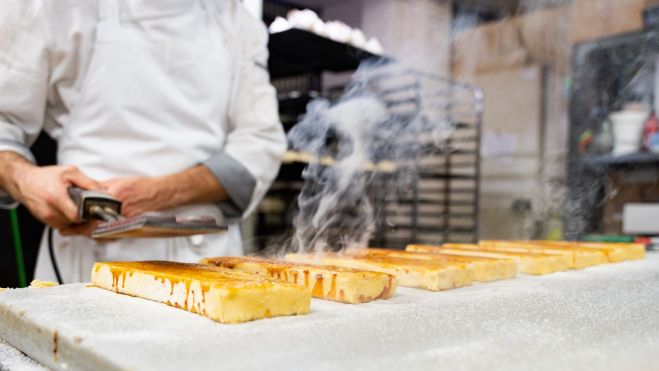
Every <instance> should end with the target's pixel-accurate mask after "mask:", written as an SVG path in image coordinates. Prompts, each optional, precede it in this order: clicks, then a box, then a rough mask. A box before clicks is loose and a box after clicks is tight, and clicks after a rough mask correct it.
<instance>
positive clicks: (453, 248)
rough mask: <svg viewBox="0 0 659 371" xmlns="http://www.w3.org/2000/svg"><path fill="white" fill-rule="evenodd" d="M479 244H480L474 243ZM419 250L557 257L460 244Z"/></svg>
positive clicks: (447, 252) (532, 252)
mask: <svg viewBox="0 0 659 371" xmlns="http://www.w3.org/2000/svg"><path fill="white" fill-rule="evenodd" d="M474 246H478V245H474ZM417 248H418V249H419V251H428V252H429V251H432V252H433V253H434V252H438V253H442V254H449V255H450V254H451V253H459V254H463V253H464V255H468V254H470V253H475V254H478V253H486V254H497V255H501V256H518V257H540V258H550V257H555V256H556V255H551V254H543V253H541V252H535V251H528V252H515V251H501V250H488V249H474V248H461V247H459V246H447V247H442V246H435V247H429V246H428V247H421V246H419V247H417Z"/></svg>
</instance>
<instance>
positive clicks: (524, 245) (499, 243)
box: [483, 241, 609, 253]
mask: <svg viewBox="0 0 659 371" xmlns="http://www.w3.org/2000/svg"><path fill="white" fill-rule="evenodd" d="M483 244H484V245H485V246H496V247H521V248H525V249H535V250H547V251H551V250H553V251H568V252H574V251H579V252H585V253H593V252H596V251H600V252H602V253H606V252H608V251H609V250H608V249H606V248H603V247H592V248H591V247H578V246H556V245H549V244H541V243H531V242H516V241H483Z"/></svg>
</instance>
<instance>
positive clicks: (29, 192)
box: [0, 152, 100, 229]
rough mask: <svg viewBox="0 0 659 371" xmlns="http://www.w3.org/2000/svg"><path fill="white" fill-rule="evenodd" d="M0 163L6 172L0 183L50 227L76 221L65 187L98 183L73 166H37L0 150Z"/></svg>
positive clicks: (59, 226)
mask: <svg viewBox="0 0 659 371" xmlns="http://www.w3.org/2000/svg"><path fill="white" fill-rule="evenodd" d="M0 165H2V167H3V168H5V169H7V172H4V171H3V173H2V175H1V176H0V186H1V187H2V188H3V189H5V190H7V191H8V192H9V194H11V195H12V197H14V199H15V200H16V201H18V202H20V203H22V204H23V205H24V206H25V207H27V208H28V209H29V210H30V212H32V214H33V215H34V216H35V217H36V218H37V219H39V220H41V221H42V222H44V223H45V224H48V225H49V226H51V227H53V228H58V229H59V228H65V227H68V226H70V225H72V224H74V223H76V222H79V220H78V211H77V208H76V206H75V204H74V203H73V201H71V198H70V197H69V194H68V188H69V187H72V186H77V187H80V188H83V189H99V188H100V184H99V183H97V182H96V181H94V180H92V179H90V178H89V177H87V176H86V175H84V174H83V173H82V172H80V170H78V169H77V168H76V167H75V166H44V167H38V166H35V165H33V164H32V163H30V162H29V161H27V160H26V159H25V158H23V157H21V156H19V155H17V154H14V153H8V152H2V153H0Z"/></svg>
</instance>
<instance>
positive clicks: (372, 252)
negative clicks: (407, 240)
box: [348, 247, 500, 263]
mask: <svg viewBox="0 0 659 371" xmlns="http://www.w3.org/2000/svg"><path fill="white" fill-rule="evenodd" d="M348 252H349V253H350V254H354V255H356V256H359V255H362V256H391V257H395V258H403V259H424V260H438V261H447V262H467V263H468V262H472V261H487V262H495V261H498V260H500V259H497V258H486V257H475V256H462V255H447V254H436V253H431V252H416V251H403V250H390V249H380V248H373V247H369V248H368V249H360V250H348Z"/></svg>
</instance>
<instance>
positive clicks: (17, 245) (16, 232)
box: [9, 209, 27, 287]
mask: <svg viewBox="0 0 659 371" xmlns="http://www.w3.org/2000/svg"><path fill="white" fill-rule="evenodd" d="M9 221H10V222H11V232H12V234H13V236H14V255H16V270H17V271H18V285H19V286H20V287H27V276H26V275H25V261H24V260H23V244H22V243H21V230H20V228H19V226H18V213H17V212H16V209H11V210H9Z"/></svg>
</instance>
